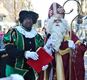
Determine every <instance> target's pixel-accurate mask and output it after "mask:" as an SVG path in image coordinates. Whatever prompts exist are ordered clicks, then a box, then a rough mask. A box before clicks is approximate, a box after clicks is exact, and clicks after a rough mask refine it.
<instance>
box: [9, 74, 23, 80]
mask: <svg viewBox="0 0 87 80" xmlns="http://www.w3.org/2000/svg"><path fill="white" fill-rule="evenodd" d="M10 78H11V80H24V78H23V77H22V76H21V75H19V74H11V76H10Z"/></svg>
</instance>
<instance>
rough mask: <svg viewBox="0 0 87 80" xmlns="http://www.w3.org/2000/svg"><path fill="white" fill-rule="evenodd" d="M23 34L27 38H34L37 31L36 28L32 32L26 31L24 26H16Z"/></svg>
mask: <svg viewBox="0 0 87 80" xmlns="http://www.w3.org/2000/svg"><path fill="white" fill-rule="evenodd" d="M15 28H16V29H17V30H18V31H19V32H20V33H21V34H23V35H24V36H25V37H26V38H33V37H35V36H36V34H37V32H36V30H35V29H34V28H32V30H31V31H30V32H28V31H26V30H25V29H23V28H22V26H16V27H15Z"/></svg>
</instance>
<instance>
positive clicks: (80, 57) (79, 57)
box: [60, 32, 87, 80]
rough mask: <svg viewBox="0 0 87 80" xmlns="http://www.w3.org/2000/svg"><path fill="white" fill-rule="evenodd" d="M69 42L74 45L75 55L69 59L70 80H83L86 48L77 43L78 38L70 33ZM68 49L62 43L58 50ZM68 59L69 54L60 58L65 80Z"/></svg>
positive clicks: (67, 73) (67, 71) (65, 43)
mask: <svg viewBox="0 0 87 80" xmlns="http://www.w3.org/2000/svg"><path fill="white" fill-rule="evenodd" d="M71 40H73V41H74V43H75V44H76V49H75V51H74V53H75V55H74V57H72V58H71V80H84V77H85V68H84V53H85V51H86V50H87V47H86V46H85V45H84V44H82V43H80V42H79V39H78V37H77V36H76V35H75V34H74V32H72V37H71ZM67 48H68V42H67V41H65V42H62V44H61V47H60V49H61V50H65V49H67ZM69 58H70V53H66V54H64V55H63V56H62V60H63V66H64V74H65V80H69V74H70V73H69V68H70V66H69V65H70V64H69Z"/></svg>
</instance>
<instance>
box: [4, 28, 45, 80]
mask: <svg viewBox="0 0 87 80" xmlns="http://www.w3.org/2000/svg"><path fill="white" fill-rule="evenodd" d="M4 43H6V44H9V43H10V44H14V45H16V46H17V47H18V48H20V49H21V50H24V49H25V45H24V39H23V35H22V34H21V33H19V31H17V30H16V29H11V30H9V31H8V33H7V34H5V35H4ZM43 45H44V41H43V39H42V37H41V36H40V35H39V34H37V35H36V36H35V49H36V50H37V49H38V48H39V47H41V46H43ZM14 64H15V66H14V67H11V66H9V65H6V76H9V75H10V74H14V73H19V74H21V75H23V76H24V75H25V74H26V73H27V72H28V71H29V70H27V69H24V59H22V60H21V59H19V58H16V61H15V63H14ZM30 71H31V70H30ZM32 72H33V75H32V74H30V77H31V75H32V76H34V70H33V69H32ZM32 80H35V78H33V79H32Z"/></svg>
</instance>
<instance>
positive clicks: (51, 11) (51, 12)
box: [48, 3, 65, 18]
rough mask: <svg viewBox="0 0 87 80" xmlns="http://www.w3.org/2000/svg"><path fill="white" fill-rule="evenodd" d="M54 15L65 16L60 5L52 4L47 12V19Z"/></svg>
mask: <svg viewBox="0 0 87 80" xmlns="http://www.w3.org/2000/svg"><path fill="white" fill-rule="evenodd" d="M56 14H64V15H65V10H64V8H63V7H62V6H61V5H60V4H58V3H52V4H51V6H50V8H49V11H48V18H50V17H51V16H53V15H56Z"/></svg>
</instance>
